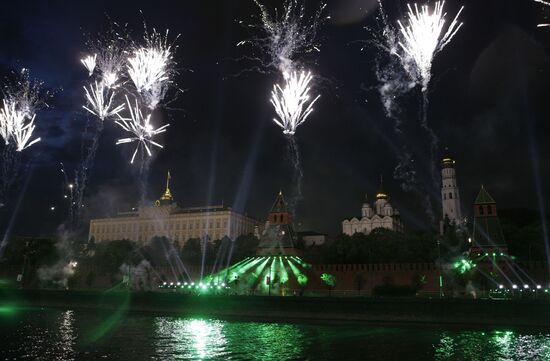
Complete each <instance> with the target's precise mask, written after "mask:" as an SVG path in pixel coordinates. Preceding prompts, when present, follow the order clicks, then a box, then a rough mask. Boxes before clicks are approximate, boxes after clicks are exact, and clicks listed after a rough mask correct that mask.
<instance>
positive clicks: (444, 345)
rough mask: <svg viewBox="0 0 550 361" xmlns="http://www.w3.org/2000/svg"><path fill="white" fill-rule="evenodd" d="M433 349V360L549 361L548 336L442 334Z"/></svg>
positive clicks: (480, 333)
mask: <svg viewBox="0 0 550 361" xmlns="http://www.w3.org/2000/svg"><path fill="white" fill-rule="evenodd" d="M434 348H435V354H434V356H435V357H434V358H435V360H487V361H497V360H498V361H504V360H550V335H547V334H546V335H545V334H523V335H522V334H518V333H516V332H514V331H509V330H507V331H492V332H482V331H461V332H457V333H452V332H448V331H446V332H442V333H441V336H440V340H439V342H438V343H437V344H436V345H435V346H434Z"/></svg>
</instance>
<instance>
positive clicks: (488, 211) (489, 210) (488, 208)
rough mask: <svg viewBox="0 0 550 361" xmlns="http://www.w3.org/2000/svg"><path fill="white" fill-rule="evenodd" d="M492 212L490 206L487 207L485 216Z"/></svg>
mask: <svg viewBox="0 0 550 361" xmlns="http://www.w3.org/2000/svg"><path fill="white" fill-rule="evenodd" d="M492 211H493V210H492V208H491V206H487V214H491V212H492Z"/></svg>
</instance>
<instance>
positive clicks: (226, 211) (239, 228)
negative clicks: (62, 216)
mask: <svg viewBox="0 0 550 361" xmlns="http://www.w3.org/2000/svg"><path fill="white" fill-rule="evenodd" d="M258 226H259V222H258V221H257V220H255V219H253V218H251V217H248V216H246V215H243V214H240V213H238V212H235V211H234V210H233V209H231V207H226V206H224V205H223V204H222V205H214V206H205V207H190V208H182V207H179V206H178V205H177V204H176V203H175V202H174V201H173V197H172V193H171V191H170V173H168V178H167V181H166V190H165V192H164V194H163V195H162V196H161V197H160V199H159V200H157V201H156V202H155V204H154V205H151V206H144V207H139V208H138V209H137V210H133V211H130V212H120V213H118V214H117V215H116V216H115V217H111V218H100V219H92V220H91V221H90V231H89V237H88V239H90V240H91V239H94V240H95V241H96V242H102V241H111V240H120V239H129V240H133V241H137V242H142V243H148V242H150V241H151V239H152V238H154V237H166V238H168V239H171V240H174V241H177V242H179V243H184V242H185V241H187V240H188V239H190V238H201V239H202V238H204V237H207V238H208V239H209V240H215V239H222V238H223V237H225V236H227V237H229V238H230V239H233V240H234V239H236V238H237V237H238V236H240V235H245V234H250V233H257V232H258V229H257V227H258Z"/></svg>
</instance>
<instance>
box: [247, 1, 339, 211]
mask: <svg viewBox="0 0 550 361" xmlns="http://www.w3.org/2000/svg"><path fill="white" fill-rule="evenodd" d="M254 2H255V3H256V5H257V6H258V8H259V10H260V15H259V17H258V18H257V19H256V20H257V21H256V22H255V23H253V24H251V25H247V27H248V28H249V29H252V31H253V32H254V34H253V36H252V37H251V38H250V39H247V40H244V41H241V42H239V43H238V44H237V46H250V47H251V48H252V54H251V55H250V56H247V57H244V59H245V60H249V61H251V62H252V63H253V64H254V66H253V68H252V69H248V70H245V71H250V70H256V71H259V72H262V73H266V72H269V71H271V70H277V71H278V72H279V73H280V74H281V75H282V78H283V80H284V84H283V85H279V84H275V85H274V86H273V90H272V92H271V99H270V102H271V104H272V105H273V107H274V109H275V113H276V117H275V118H274V119H273V121H274V122H275V124H277V125H278V126H279V127H281V128H282V129H283V134H284V135H285V136H286V138H287V141H288V143H287V151H288V158H289V160H290V161H291V163H292V168H293V171H294V177H293V178H294V179H293V183H294V187H295V194H296V196H295V197H294V201H291V203H293V204H295V203H296V202H297V200H298V199H301V198H302V194H301V188H302V184H301V183H302V178H303V171H302V167H301V162H300V152H299V148H298V143H297V142H296V139H295V138H294V134H295V132H296V129H297V127H298V126H300V125H301V124H303V123H304V122H305V121H306V119H307V118H308V117H309V116H310V115H311V113H312V111H313V105H314V103H315V102H316V101H317V100H318V99H319V97H320V96H317V97H315V98H312V97H311V95H310V92H311V89H310V83H311V82H312V79H313V76H312V74H311V73H310V72H308V71H304V70H300V68H301V66H300V65H299V60H300V59H299V58H300V57H301V56H304V55H306V54H309V53H313V52H319V51H320V47H321V43H320V41H319V39H318V31H319V28H320V26H321V25H322V23H323V22H324V20H325V19H328V18H329V17H323V11H324V9H325V7H326V5H325V4H321V5H320V7H319V8H318V9H317V10H316V11H315V12H314V14H313V15H312V16H307V15H306V11H305V6H304V5H303V4H301V3H300V2H299V1H298V0H285V1H283V5H282V8H281V9H280V10H279V9H275V12H274V13H273V14H272V13H271V12H270V11H269V10H268V8H267V7H266V6H265V5H263V4H261V3H260V2H259V1H258V0H254ZM243 72H244V71H243Z"/></svg>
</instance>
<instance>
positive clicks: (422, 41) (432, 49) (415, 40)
mask: <svg viewBox="0 0 550 361" xmlns="http://www.w3.org/2000/svg"><path fill="white" fill-rule="evenodd" d="M444 5H445V2H444V1H436V2H435V7H434V9H433V11H430V9H429V7H428V6H427V5H423V6H421V7H420V8H419V7H418V5H417V4H415V5H414V7H412V6H411V5H410V4H408V5H407V8H408V12H407V21H406V22H405V24H403V23H402V22H401V21H398V24H399V29H400V32H401V36H402V37H401V39H400V41H399V46H400V47H401V49H402V50H403V52H404V54H403V56H402V61H403V65H404V68H405V70H406V71H407V72H408V73H409V75H410V76H411V77H412V78H413V80H415V81H416V82H417V83H419V84H421V85H422V91H426V90H427V89H428V85H429V83H430V79H431V69H432V62H433V59H434V57H435V55H436V54H437V53H438V52H440V51H441V50H443V48H444V47H445V46H446V45H447V44H449V42H450V41H451V40H452V39H453V37H454V36H455V34H456V33H457V32H458V30H460V28H461V27H462V25H463V23H459V22H458V17H459V16H460V13H461V12H462V10H463V9H464V7H461V8H460V10H459V11H458V13H457V14H456V16H455V18H454V19H453V21H452V22H451V23H450V24H449V26H448V27H447V30H446V31H445V22H446V21H445V16H446V15H447V14H446V13H444V12H443V7H444Z"/></svg>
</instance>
